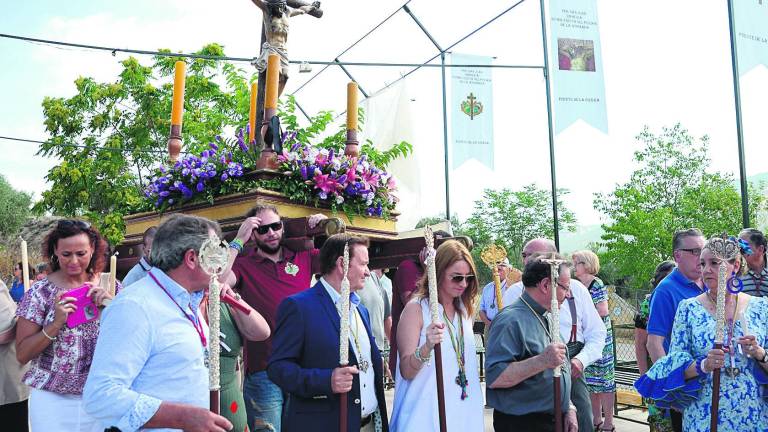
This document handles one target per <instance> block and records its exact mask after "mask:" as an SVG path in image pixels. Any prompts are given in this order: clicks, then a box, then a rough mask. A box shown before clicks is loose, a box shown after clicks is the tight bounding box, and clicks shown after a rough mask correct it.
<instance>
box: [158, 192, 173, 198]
mask: <svg viewBox="0 0 768 432" xmlns="http://www.w3.org/2000/svg"><path fill="white" fill-rule="evenodd" d="M170 194H171V193H170V192H168V191H161V192H160V193H159V194H158V195H160V196H161V197H167V196H168V195H170Z"/></svg>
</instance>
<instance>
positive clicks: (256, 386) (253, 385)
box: [243, 371, 283, 432]
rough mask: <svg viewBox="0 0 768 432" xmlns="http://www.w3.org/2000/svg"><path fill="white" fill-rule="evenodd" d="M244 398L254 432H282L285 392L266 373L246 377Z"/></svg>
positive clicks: (249, 421)
mask: <svg viewBox="0 0 768 432" xmlns="http://www.w3.org/2000/svg"><path fill="white" fill-rule="evenodd" d="M243 396H244V399H245V408H246V412H247V414H248V426H249V427H250V428H251V431H252V432H260V431H263V432H280V417H281V416H282V413H283V391H282V390H281V389H280V387H278V386H277V385H276V384H275V383H273V382H272V381H270V380H269V377H267V372H266V371H261V372H254V373H252V374H250V375H247V376H246V377H245V382H244V384H243Z"/></svg>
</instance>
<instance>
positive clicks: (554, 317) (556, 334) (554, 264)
mask: <svg viewBox="0 0 768 432" xmlns="http://www.w3.org/2000/svg"><path fill="white" fill-rule="evenodd" d="M541 262H543V263H546V264H549V267H550V270H551V272H550V273H551V275H552V276H551V278H550V279H551V288H550V291H551V293H552V296H551V302H550V311H549V312H550V315H551V316H550V321H549V335H550V337H551V338H552V343H558V342H560V302H559V301H557V280H558V279H559V278H560V266H561V265H562V264H563V263H564V262H565V261H564V260H559V259H543V260H541ZM561 369H562V365H560V366H558V367H556V368H555V369H554V370H553V371H552V382H553V387H554V388H553V391H554V395H555V397H554V401H555V406H554V412H555V432H562V431H563V406H562V402H563V401H562V395H561V390H560V375H561V373H562V372H561Z"/></svg>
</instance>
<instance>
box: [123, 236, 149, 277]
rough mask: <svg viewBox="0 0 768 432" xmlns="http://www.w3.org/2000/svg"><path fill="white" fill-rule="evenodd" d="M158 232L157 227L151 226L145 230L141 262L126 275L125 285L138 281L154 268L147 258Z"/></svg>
mask: <svg viewBox="0 0 768 432" xmlns="http://www.w3.org/2000/svg"><path fill="white" fill-rule="evenodd" d="M156 232H157V227H149V228H147V230H146V231H144V236H143V237H142V241H141V242H142V245H143V248H142V255H141V258H139V262H137V263H136V265H135V266H133V268H131V270H130V271H128V274H127V275H125V278H124V279H123V287H127V286H128V285H133V284H134V283H135V282H138V281H139V279H141V278H143V277H144V276H146V275H147V272H148V271H149V269H151V268H152V266H151V265H150V264H149V261H147V258H149V254H150V253H151V252H152V241H153V240H154V239H155V233H156Z"/></svg>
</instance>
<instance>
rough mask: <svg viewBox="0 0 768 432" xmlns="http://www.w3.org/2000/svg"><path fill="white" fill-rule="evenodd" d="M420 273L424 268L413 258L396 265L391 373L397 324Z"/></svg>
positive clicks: (393, 366) (395, 351) (390, 353)
mask: <svg viewBox="0 0 768 432" xmlns="http://www.w3.org/2000/svg"><path fill="white" fill-rule="evenodd" d="M422 275H424V268H423V267H422V266H421V265H420V264H419V263H418V262H416V261H415V260H410V259H409V260H405V261H403V262H401V263H400V265H399V266H397V271H395V278H394V280H392V330H391V332H390V334H391V335H392V338H391V340H390V341H389V370H390V371H392V373H395V367H396V366H397V324H398V323H399V322H400V315H401V314H402V313H403V309H405V305H406V304H407V303H408V300H410V299H411V295H412V294H413V292H414V291H416V283H417V282H418V281H419V279H421V277H422Z"/></svg>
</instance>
